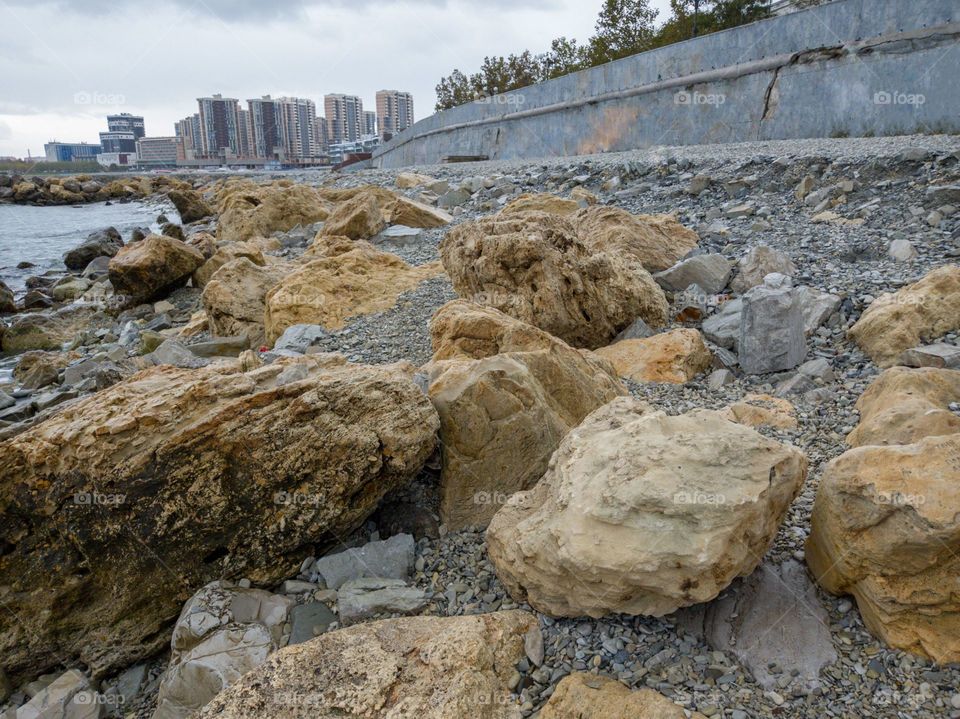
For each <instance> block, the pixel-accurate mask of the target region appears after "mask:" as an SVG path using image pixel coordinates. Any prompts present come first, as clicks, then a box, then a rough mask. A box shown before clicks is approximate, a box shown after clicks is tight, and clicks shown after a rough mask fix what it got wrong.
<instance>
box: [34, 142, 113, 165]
mask: <svg viewBox="0 0 960 719" xmlns="http://www.w3.org/2000/svg"><path fill="white" fill-rule="evenodd" d="M43 151H44V153H45V154H46V161H47V162H92V161H93V160H96V159H97V155H99V154H100V152H101V148H100V145H93V144H91V143H88V142H57V141H56V140H54V141H53V142H48V143H46V144H45V145H44V146H43Z"/></svg>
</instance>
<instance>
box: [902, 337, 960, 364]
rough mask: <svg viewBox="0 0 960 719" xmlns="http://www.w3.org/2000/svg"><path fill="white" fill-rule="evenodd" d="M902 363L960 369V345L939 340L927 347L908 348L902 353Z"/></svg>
mask: <svg viewBox="0 0 960 719" xmlns="http://www.w3.org/2000/svg"><path fill="white" fill-rule="evenodd" d="M900 364H903V365H906V366H907V367H936V368H937V369H960V347H957V346H956V345H950V344H946V343H945V342H939V343H937V344H935V345H927V346H926V347H916V348H914V349H912V350H906V351H905V352H904V353H903V354H902V355H900Z"/></svg>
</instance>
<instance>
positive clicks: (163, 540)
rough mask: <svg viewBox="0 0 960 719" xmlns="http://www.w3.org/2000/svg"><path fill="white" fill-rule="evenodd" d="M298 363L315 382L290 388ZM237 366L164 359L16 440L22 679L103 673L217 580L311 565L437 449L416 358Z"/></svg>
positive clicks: (279, 574) (9, 511) (4, 633)
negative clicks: (77, 670) (284, 378)
mask: <svg viewBox="0 0 960 719" xmlns="http://www.w3.org/2000/svg"><path fill="white" fill-rule="evenodd" d="M292 364H303V365H305V366H306V367H307V368H308V370H309V376H308V377H307V378H306V379H304V380H302V381H299V382H293V383H290V384H285V385H283V386H276V384H275V377H276V375H277V374H278V373H280V372H281V371H282V370H283V368H284V367H287V366H290V365H292ZM239 367H240V363H239V362H237V361H235V360H233V361H227V362H221V363H218V364H216V365H211V366H209V367H206V368H202V369H197V370H183V369H175V368H172V367H156V368H152V369H149V370H146V371H143V372H140V373H139V374H137V375H135V376H134V377H132V378H131V379H129V380H126V381H124V382H120V383H118V384H116V385H114V386H112V387H110V388H108V389H105V390H102V391H100V392H99V393H97V394H96V395H94V396H92V397H90V398H89V399H85V400H82V401H80V402H78V403H76V404H73V405H71V406H70V407H68V408H66V409H63V410H61V411H60V413H59V414H57V415H55V416H53V417H51V418H49V419H47V420H46V421H45V422H43V423H41V424H39V425H37V426H35V427H33V428H32V429H30V430H28V431H26V432H24V433H23V434H20V435H18V436H17V437H15V438H14V439H11V440H8V441H6V442H4V443H3V444H2V445H0V546H3V547H4V557H3V562H2V564H0V585H6V586H9V587H11V589H12V592H11V593H10V594H8V595H7V596H6V599H5V601H6V602H7V604H8V607H9V609H10V612H5V613H4V614H3V615H0V665H2V668H3V669H4V670H5V671H7V673H8V674H9V675H10V676H11V677H13V678H16V679H21V678H23V677H25V676H35V675H36V674H39V673H40V672H42V671H44V670H46V669H48V668H49V667H51V666H54V665H56V664H58V663H60V662H63V661H72V660H79V661H82V662H84V663H85V664H86V665H87V666H89V667H90V668H91V670H92V671H93V672H94V674H95V675H99V676H102V675H103V674H104V673H105V672H106V671H108V670H109V669H111V668H116V667H122V666H129V665H130V664H131V663H133V662H135V661H137V660H138V659H141V658H143V657H147V656H150V655H152V654H153V653H154V652H156V651H157V650H158V649H159V648H160V647H161V646H162V645H163V643H164V641H165V638H166V637H167V636H168V635H167V632H166V630H165V628H166V627H167V626H168V624H169V623H171V622H172V621H173V620H174V619H175V618H176V616H177V613H178V612H179V611H180V607H181V605H182V604H183V602H184V601H186V600H187V599H188V598H189V597H190V596H191V595H192V594H193V592H194V591H196V590H197V589H199V588H200V587H201V586H203V585H204V584H205V583H206V582H208V581H210V580H211V579H213V578H225V579H230V578H236V577H246V578H249V579H250V580H251V581H253V582H256V583H258V584H267V585H269V584H273V583H276V582H279V581H280V580H282V579H284V578H286V577H289V576H291V575H293V574H295V573H296V569H297V567H298V566H299V564H300V562H301V561H302V558H303V556H304V552H310V551H312V550H311V549H309V547H317V548H321V549H324V548H326V547H329V546H330V545H332V544H334V543H335V542H336V541H337V538H338V537H341V536H344V535H346V534H348V533H349V532H351V531H353V530H354V529H355V528H356V527H357V526H359V525H360V524H361V523H362V522H363V521H364V520H365V519H366V517H367V516H368V515H369V514H370V513H371V512H373V510H374V509H375V508H376V505H377V503H378V502H379V500H380V499H381V497H383V496H384V494H385V493H387V492H389V491H391V490H392V489H395V488H398V487H400V486H402V485H403V484H405V483H406V482H407V481H408V480H409V479H410V478H412V477H413V476H414V475H416V473H417V472H419V471H420V469H421V467H422V466H423V464H424V462H425V461H426V460H427V458H428V457H429V456H430V455H431V453H432V452H433V451H434V447H435V442H436V431H437V429H438V426H439V422H438V420H437V416H436V412H435V410H434V409H433V407H432V406H431V404H430V402H429V400H428V399H427V398H426V397H424V396H423V393H422V392H421V391H420V389H419V388H418V387H417V386H416V385H415V384H414V383H413V381H412V379H411V375H412V367H408V366H403V365H398V366H384V367H368V366H363V365H350V364H347V363H346V361H345V360H344V359H343V358H342V357H340V356H338V355H314V356H310V357H304V358H298V359H297V360H296V362H294V361H292V360H280V361H279V362H277V363H274V364H272V365H266V366H263V367H260V368H258V369H254V370H252V371H250V372H247V373H243V372H240V371H238V370H239ZM14 487H16V491H14V489H13V488H14ZM77 496H80V497H82V498H90V499H81V500H79V501H78V500H76V497H77ZM51 508H54V509H51ZM313 551H315V550H313ZM93 558H95V561H92V559H93ZM52 566H56V567H57V571H56V572H52V571H51V567H52ZM158 588H162V591H159V590H158ZM14 615H15V616H17V617H19V621H14V620H13V619H12V617H13V616H14ZM41 617H42V621H41V620H40V618H41Z"/></svg>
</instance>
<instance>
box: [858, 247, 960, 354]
mask: <svg viewBox="0 0 960 719" xmlns="http://www.w3.org/2000/svg"><path fill="white" fill-rule="evenodd" d="M957 329H960V266H958V265H945V266H944V267H939V268H937V269H935V270H933V271H932V272H931V273H930V274H928V275H927V276H926V277H924V278H923V279H921V280H920V281H919V282H916V283H914V284H912V285H907V286H906V287H904V288H903V289H901V290H899V291H897V292H894V293H887V294H883V295H881V296H880V297H878V298H877V299H876V300H874V302H873V304H871V305H870V306H869V307H868V308H867V310H866V312H864V313H863V315H862V316H861V317H860V319H859V320H858V321H857V323H856V324H855V325H854V326H853V327H851V328H850V329H849V331H848V332H847V335H848V336H849V337H850V339H852V340H853V341H854V342H856V343H857V345H859V347H860V348H861V349H862V350H863V351H864V352H866V353H867V355H869V356H870V358H871V359H872V360H873V361H874V362H876V363H877V364H878V365H880V366H881V367H890V366H892V365H894V364H896V362H897V360H898V359H899V357H900V355H901V353H903V352H904V351H905V350H909V349H913V348H914V347H916V346H917V345H920V344H923V343H924V342H930V341H931V340H934V339H937V338H938V337H940V336H942V335H944V334H946V333H948V332H953V331H956V330H957Z"/></svg>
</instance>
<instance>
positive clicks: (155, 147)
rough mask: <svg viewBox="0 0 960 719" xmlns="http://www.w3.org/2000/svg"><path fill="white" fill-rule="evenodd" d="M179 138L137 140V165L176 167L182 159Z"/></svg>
mask: <svg viewBox="0 0 960 719" xmlns="http://www.w3.org/2000/svg"><path fill="white" fill-rule="evenodd" d="M182 154H183V151H182V149H180V139H179V138H178V137H144V138H143V139H141V140H137V165H138V166H139V167H176V165H177V158H178V157H182Z"/></svg>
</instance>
